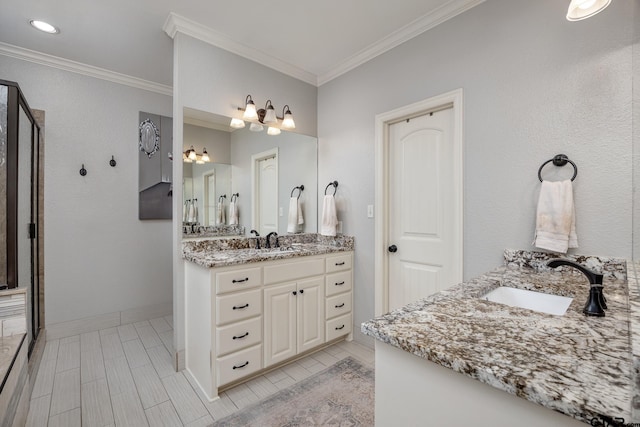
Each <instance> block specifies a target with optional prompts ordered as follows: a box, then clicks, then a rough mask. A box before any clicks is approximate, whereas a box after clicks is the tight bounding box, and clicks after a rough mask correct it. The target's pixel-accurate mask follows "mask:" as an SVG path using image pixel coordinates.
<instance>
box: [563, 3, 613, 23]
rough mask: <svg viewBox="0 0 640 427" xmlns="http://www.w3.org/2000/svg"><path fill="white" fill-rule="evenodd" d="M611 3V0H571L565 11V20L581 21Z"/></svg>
mask: <svg viewBox="0 0 640 427" xmlns="http://www.w3.org/2000/svg"><path fill="white" fill-rule="evenodd" d="M609 4H611V0H571V3H570V4H569V10H568V11H567V20H569V21H581V20H583V19H587V18H591V17H592V16H593V15H595V14H597V13H600V12H602V11H603V10H604V9H605V8H606V7H607V6H609Z"/></svg>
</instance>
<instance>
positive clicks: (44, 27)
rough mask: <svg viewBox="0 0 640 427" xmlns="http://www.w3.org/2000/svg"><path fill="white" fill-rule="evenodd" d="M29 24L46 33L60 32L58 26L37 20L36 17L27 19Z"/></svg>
mask: <svg viewBox="0 0 640 427" xmlns="http://www.w3.org/2000/svg"><path fill="white" fill-rule="evenodd" d="M29 24H31V26H32V27H33V28H35V29H37V30H40V31H43V32H45V33H48V34H58V33H59V32H60V30H59V29H58V28H56V27H54V26H53V25H51V24H49V23H48V22H44V21H39V20H37V19H32V20H31V21H29Z"/></svg>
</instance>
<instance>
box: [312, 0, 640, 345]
mask: <svg viewBox="0 0 640 427" xmlns="http://www.w3.org/2000/svg"><path fill="white" fill-rule="evenodd" d="M567 5H568V2H564V1H557V0H540V1H537V2H523V1H515V2H514V1H510V0H488V1H486V2H485V3H482V4H481V5H479V6H477V7H475V8H473V9H471V10H470V11H468V12H466V13H464V14H462V15H459V16H457V17H456V18H454V19H452V20H450V21H448V22H446V23H444V24H442V25H440V26H438V27H436V28H434V29H432V30H430V31H428V32H426V33H424V34H422V35H420V36H418V37H416V38H414V39H412V40H410V41H408V42H406V43H404V44H402V45H400V46H398V47H396V48H395V49H393V50H391V51H389V52H387V53H386V54H384V55H381V56H379V57H377V58H375V59H374V60H372V61H370V62H368V63H366V64H364V65H362V66H360V67H358V68H356V69H355V70H353V71H351V72H349V73H347V74H345V75H343V76H341V77H339V78H337V79H335V80H332V81H331V82H329V83H327V84H325V85H323V86H321V87H320V88H319V93H318V135H319V144H318V145H319V165H320V167H319V183H320V184H322V183H324V182H325V181H326V182H329V181H330V180H333V179H337V180H338V181H339V182H340V187H339V189H338V197H339V212H338V216H339V218H340V219H341V220H342V221H344V232H345V234H350V235H354V236H355V241H356V257H355V324H356V326H357V325H359V324H360V323H361V322H363V321H366V320H367V319H369V318H371V317H372V316H373V313H374V289H373V283H374V276H373V268H372V265H373V261H374V244H379V245H385V244H386V242H377V243H376V242H374V227H373V220H372V219H367V217H366V206H367V205H368V204H373V203H374V145H373V144H374V117H375V115H376V114H379V113H383V112H386V111H390V110H392V109H394V108H397V107H401V106H404V105H407V104H410V103H413V102H416V101H419V100H424V99H427V98H429V97H432V96H435V95H438V94H441V93H444V92H448V91H450V90H453V89H457V88H463V89H464V106H465V111H464V132H465V138H464V159H465V165H464V175H465V177H464V187H465V190H464V203H465V205H464V277H465V278H470V277H473V276H476V275H478V274H480V273H482V272H485V271H487V270H490V269H492V268H494V267H496V266H497V265H499V264H501V262H502V259H501V256H502V251H503V249H504V248H522V249H533V248H532V246H531V241H532V237H533V229H534V224H535V205H536V201H537V194H538V191H539V187H540V185H539V184H540V183H539V181H538V178H537V171H538V167H539V166H540V164H541V163H542V162H544V161H546V160H547V159H550V158H552V157H553V156H554V155H555V154H557V153H565V154H567V155H568V156H569V158H570V159H572V160H573V161H575V162H576V164H577V165H578V168H579V173H578V177H577V179H576V181H575V183H574V184H575V185H574V189H575V202H576V206H577V207H576V209H577V232H578V238H579V243H580V248H579V249H578V250H576V252H577V253H584V254H598V255H610V256H621V257H630V256H631V248H632V239H631V233H632V221H631V218H632V214H631V210H632V203H631V197H632V179H631V176H632V141H631V139H632V120H631V105H632V104H631V102H632V97H631V93H632V61H631V59H632V54H631V52H632V49H631V41H632V34H633V31H632V25H633V19H634V18H633V17H634V7H635V8H637V7H638V1H632V2H625V1H617V2H613V3H612V4H611V5H610V6H609V8H608V9H607V10H605V11H604V12H602V13H600V14H599V15H597V16H596V17H594V18H592V19H589V20H587V21H582V22H576V23H571V22H568V21H566V19H565V14H566V8H567ZM636 16H637V15H636ZM354 105H357V108H354ZM344 117H350V120H344ZM569 172H570V171H569V170H567V171H566V172H563V173H567V174H568V173H569ZM547 173H548V172H547ZM356 330H359V328H357V327H356ZM356 339H358V340H364V339H365V338H364V337H362V336H361V335H359V334H356Z"/></svg>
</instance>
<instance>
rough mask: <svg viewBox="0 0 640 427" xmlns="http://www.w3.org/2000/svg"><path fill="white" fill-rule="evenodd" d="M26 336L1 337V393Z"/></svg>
mask: <svg viewBox="0 0 640 427" xmlns="http://www.w3.org/2000/svg"><path fill="white" fill-rule="evenodd" d="M25 336H26V334H16V335H11V336H8V337H0V392H2V387H1V386H3V385H4V382H5V379H6V376H7V374H8V373H9V368H10V367H11V364H12V363H13V360H14V359H15V357H16V354H17V353H18V349H19V348H20V345H21V344H22V340H23V339H24V337H25Z"/></svg>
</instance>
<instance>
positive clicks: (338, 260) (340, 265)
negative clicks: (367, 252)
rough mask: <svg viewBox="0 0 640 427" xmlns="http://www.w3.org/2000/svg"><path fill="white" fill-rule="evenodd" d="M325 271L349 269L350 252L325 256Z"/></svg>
mask: <svg viewBox="0 0 640 427" xmlns="http://www.w3.org/2000/svg"><path fill="white" fill-rule="evenodd" d="M326 262H327V273H333V272H335V271H344V270H351V267H352V263H351V254H350V253H349V254H346V255H338V256H330V257H327V260H326Z"/></svg>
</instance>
